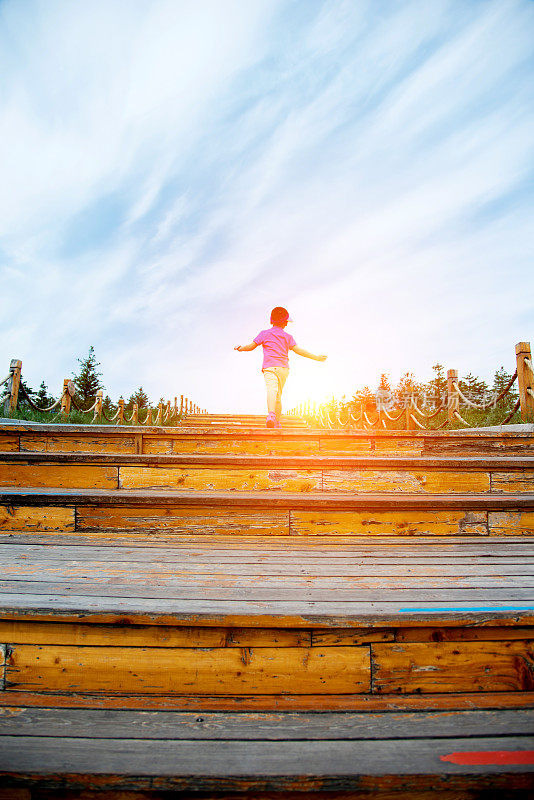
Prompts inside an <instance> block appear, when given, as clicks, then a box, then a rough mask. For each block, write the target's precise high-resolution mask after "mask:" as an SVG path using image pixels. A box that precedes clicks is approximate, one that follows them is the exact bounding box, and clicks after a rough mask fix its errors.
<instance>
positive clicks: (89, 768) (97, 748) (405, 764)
mask: <svg viewBox="0 0 534 800" xmlns="http://www.w3.org/2000/svg"><path fill="white" fill-rule="evenodd" d="M458 750H469V751H475V752H490V753H495V752H500V751H508V752H515V753H529V752H532V741H531V739H530V737H525V736H503V737H499V736H495V737H492V736H490V737H470V738H469V739H468V741H467V742H464V743H462V742H461V739H458V738H455V737H452V738H441V739H436V738H431V739H427V738H413V739H400V740H399V739H383V740H381V741H380V742H378V741H373V740H363V739H360V740H359V739H354V740H350V741H349V740H342V741H339V740H333V741H332V740H320V741H292V742H289V741H284V742H273V741H234V740H232V741H230V742H229V741H228V740H219V741H203V742H202V743H199V742H198V740H192V741H191V740H176V739H159V740H139V739H126V738H125V739H89V738H83V737H80V738H75V737H73V738H67V737H58V738H56V737H39V736H35V737H30V736H28V737H22V736H5V737H3V740H2V749H1V750H0V770H2V771H4V772H6V771H9V772H12V773H13V772H16V773H20V772H34V773H38V774H57V773H60V774H61V773H62V774H65V773H68V774H72V773H78V774H83V775H87V774H95V773H96V774H102V775H120V774H122V775H131V776H135V778H134V780H138V776H143V775H146V776H163V777H164V776H172V778H173V779H174V780H176V779H177V778H179V777H183V778H186V777H187V778H188V779H189V781H191V778H194V777H195V776H213V777H217V778H222V777H225V776H236V777H243V776H250V777H249V779H248V781H247V784H248V786H249V788H250V786H251V785H253V783H254V777H253V776H262V777H261V782H262V783H263V784H265V777H266V776H284V777H286V776H291V775H294V776H336V778H337V780H336V784H337V786H338V787H339V785H340V784H339V777H340V776H353V777H354V778H355V779H356V780H357V783H356V784H355V785H357V786H361V776H364V775H384V771H385V770H384V766H385V765H387V774H388V775H391V774H395V775H414V774H415V775H421V774H429V775H445V774H452V775H457V774H458V765H457V764H455V763H451V761H450V759H449V758H448V757H449V756H450V754H451V753H455V752H457V751H458ZM502 772H503V765H502V762H500V763H499V762H498V761H496V762H495V763H493V764H491V763H490V764H482V765H480V764H479V765H476V764H475V765H470V766H462V773H463V774H464V775H465V774H480V775H488V774H491V773H502ZM506 772H507V773H522V774H525V773H529V772H530V773H531V772H534V759H533V760H532V762H529V761H527V762H526V763H524V762H523V763H521V761H518V762H516V763H515V764H514V763H512V764H507V766H506ZM151 784H152V786H157V785H158V782H157V779H155V778H152V780H151ZM130 785H132V784H131V783H130ZM508 785H510V784H509V783H508ZM531 785H534V784H531ZM196 788H197V789H198V785H197V786H196ZM220 788H221V786H220V785H219V789H220ZM288 788H290V787H288ZM293 788H295V787H293Z"/></svg>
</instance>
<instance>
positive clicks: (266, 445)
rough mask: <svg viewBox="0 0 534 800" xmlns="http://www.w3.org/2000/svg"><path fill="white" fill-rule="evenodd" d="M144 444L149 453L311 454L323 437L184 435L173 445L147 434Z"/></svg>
mask: <svg viewBox="0 0 534 800" xmlns="http://www.w3.org/2000/svg"><path fill="white" fill-rule="evenodd" d="M145 441H146V444H145V448H144V452H145V453H174V454H175V455H181V454H183V455H186V454H205V455H234V454H238V453H239V454H242V455H257V456H285V455H297V456H298V455H301V454H302V452H303V451H304V449H305V452H306V453H307V454H308V455H313V454H318V453H319V440H318V439H315V440H314V439H307V440H306V442H305V443H304V444H303V443H302V442H301V441H299V440H298V439H297V440H291V439H290V440H280V439H260V438H253V437H249V438H245V439H240V438H237V437H235V436H231V435H230V436H227V437H220V438H216V437H209V438H208V437H204V438H196V439H191V438H187V439H185V438H183V437H178V436H176V437H174V438H172V439H171V440H169V444H170V445H171V447H170V449H168V446H169V444H167V443H165V442H164V440H162V439H159V440H158V439H155V440H154V439H152V438H151V437H146V440H145Z"/></svg>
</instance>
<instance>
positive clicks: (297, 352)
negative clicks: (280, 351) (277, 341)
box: [291, 345, 328, 361]
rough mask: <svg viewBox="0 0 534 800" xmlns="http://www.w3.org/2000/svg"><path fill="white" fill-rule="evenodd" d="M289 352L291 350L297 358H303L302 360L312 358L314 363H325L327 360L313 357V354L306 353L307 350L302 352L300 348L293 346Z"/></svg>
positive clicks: (325, 357)
mask: <svg viewBox="0 0 534 800" xmlns="http://www.w3.org/2000/svg"><path fill="white" fill-rule="evenodd" d="M291 350H293V352H294V353H296V354H297V355H298V356H304V358H312V359H313V360H314V361H326V359H327V358H328V356H316V355H314V353H310V352H308V350H303V349H302V347H298V346H297V345H295V347H292V348H291Z"/></svg>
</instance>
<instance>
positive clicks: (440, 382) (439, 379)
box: [427, 362, 447, 405]
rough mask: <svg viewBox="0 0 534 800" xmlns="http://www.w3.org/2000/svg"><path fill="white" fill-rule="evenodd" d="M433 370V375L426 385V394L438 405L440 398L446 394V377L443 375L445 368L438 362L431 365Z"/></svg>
mask: <svg viewBox="0 0 534 800" xmlns="http://www.w3.org/2000/svg"><path fill="white" fill-rule="evenodd" d="M432 369H433V370H434V377H433V378H432V380H431V381H429V383H428V385H427V389H428V394H429V395H430V396H431V397H432V399H433V401H434V404H435V405H439V403H440V402H441V400H442V399H443V398H444V396H445V395H446V394H447V378H446V377H445V369H444V367H443V364H440V363H439V362H438V363H437V364H434V366H433V367H432Z"/></svg>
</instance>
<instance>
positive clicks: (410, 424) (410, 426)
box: [404, 397, 415, 431]
mask: <svg viewBox="0 0 534 800" xmlns="http://www.w3.org/2000/svg"><path fill="white" fill-rule="evenodd" d="M404 419H405V422H406V430H407V431H413V430H414V428H415V422H414V421H413V417H412V398H411V397H409V398H408V399H407V400H406V408H405V409H404Z"/></svg>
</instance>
